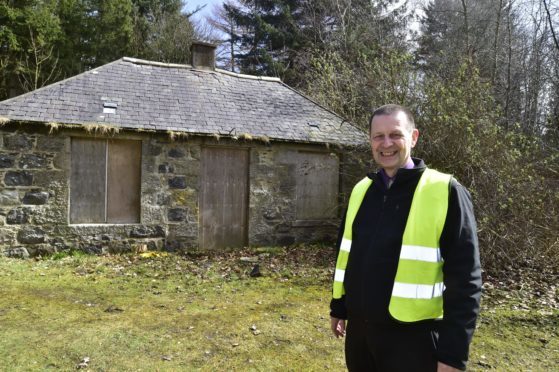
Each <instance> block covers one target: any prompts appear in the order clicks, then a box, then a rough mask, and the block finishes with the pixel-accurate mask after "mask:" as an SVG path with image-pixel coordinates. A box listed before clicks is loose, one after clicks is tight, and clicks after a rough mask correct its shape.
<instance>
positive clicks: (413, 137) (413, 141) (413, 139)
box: [411, 128, 419, 147]
mask: <svg viewBox="0 0 559 372" xmlns="http://www.w3.org/2000/svg"><path fill="white" fill-rule="evenodd" d="M418 138H419V130H418V129H417V128H414V129H413V130H412V132H411V147H415V144H416V143H417V140H418Z"/></svg>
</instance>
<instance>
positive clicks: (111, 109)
mask: <svg viewBox="0 0 559 372" xmlns="http://www.w3.org/2000/svg"><path fill="white" fill-rule="evenodd" d="M116 107H117V104H116V103H115V102H103V114H116Z"/></svg>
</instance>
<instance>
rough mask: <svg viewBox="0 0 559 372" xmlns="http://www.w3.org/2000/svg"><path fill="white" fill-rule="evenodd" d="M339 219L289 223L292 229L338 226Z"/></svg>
mask: <svg viewBox="0 0 559 372" xmlns="http://www.w3.org/2000/svg"><path fill="white" fill-rule="evenodd" d="M339 224H340V220H339V219H324V220H295V221H293V222H292V223H291V226H293V227H312V226H338V225H339Z"/></svg>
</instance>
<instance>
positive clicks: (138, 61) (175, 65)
mask: <svg viewBox="0 0 559 372" xmlns="http://www.w3.org/2000/svg"><path fill="white" fill-rule="evenodd" d="M122 60H123V61H125V62H131V63H135V64H137V65H148V66H157V67H168V68H184V69H193V67H192V65H187V64H181V63H168V62H158V61H149V60H147V59H140V58H134V57H122Z"/></svg>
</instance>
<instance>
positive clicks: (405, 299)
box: [332, 168, 451, 322]
mask: <svg viewBox="0 0 559 372" xmlns="http://www.w3.org/2000/svg"><path fill="white" fill-rule="evenodd" d="M450 179H451V176H450V175H448V174H444V173H440V172H438V171H436V170H432V169H428V168H427V169H425V171H424V172H423V174H422V175H421V178H420V179H419V183H418V184H417V187H416V189H415V192H414V194H413V200H412V203H411V208H410V212H409V215H408V220H407V223H406V228H405V229H404V235H403V237H402V249H401V251H400V258H399V261H398V269H397V271H396V277H395V279H394V286H393V288H392V295H391V297H390V305H389V307H388V310H389V312H390V314H391V315H392V317H394V318H395V319H397V320H399V321H402V322H416V321H420V320H425V319H436V318H441V317H442V316H443V298H442V294H443V290H444V284H443V270H442V269H443V259H442V257H441V249H440V245H439V239H440V237H441V234H442V231H443V228H444V223H445V220H446V214H447V211H448V197H449V189H450ZM372 183H373V181H372V180H371V179H370V178H368V177H366V178H364V179H362V180H361V181H359V182H358V183H357V185H355V187H354V188H353V191H352V192H351V196H350V198H349V205H348V209H347V213H346V220H345V226H344V234H343V238H342V243H341V245H340V252H339V254H338V260H337V262H336V272H335V275H334V285H333V293H332V295H333V297H334V298H336V299H338V298H341V297H342V295H343V294H345V289H344V276H345V270H346V267H347V261H348V258H349V254H350V251H351V242H352V232H353V231H352V227H353V221H354V220H355V216H356V215H357V211H359V208H360V207H361V203H362V202H363V198H364V197H365V193H366V192H367V190H368V189H369V187H370V186H371V184H372ZM371 295H372V296H374V293H372V294H371Z"/></svg>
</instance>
